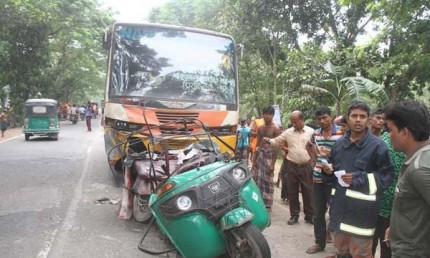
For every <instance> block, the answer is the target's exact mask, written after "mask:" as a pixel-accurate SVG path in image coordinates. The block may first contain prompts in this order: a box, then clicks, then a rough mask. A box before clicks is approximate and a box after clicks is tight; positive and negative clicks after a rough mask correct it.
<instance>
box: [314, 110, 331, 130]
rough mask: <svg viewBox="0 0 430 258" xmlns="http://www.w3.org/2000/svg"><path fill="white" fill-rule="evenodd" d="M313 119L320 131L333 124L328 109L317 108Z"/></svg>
mask: <svg viewBox="0 0 430 258" xmlns="http://www.w3.org/2000/svg"><path fill="white" fill-rule="evenodd" d="M315 119H316V121H317V124H318V126H319V127H321V128H322V129H325V128H327V127H329V126H330V125H331V124H332V122H333V117H332V116H331V111H330V109H329V108H328V107H319V108H317V110H316V111H315Z"/></svg>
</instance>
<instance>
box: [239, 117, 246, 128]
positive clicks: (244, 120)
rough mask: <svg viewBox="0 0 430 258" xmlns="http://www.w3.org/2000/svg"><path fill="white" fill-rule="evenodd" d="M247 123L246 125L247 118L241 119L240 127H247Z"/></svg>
mask: <svg viewBox="0 0 430 258" xmlns="http://www.w3.org/2000/svg"><path fill="white" fill-rule="evenodd" d="M245 123H246V119H245V118H241V119H240V125H241V126H245Z"/></svg>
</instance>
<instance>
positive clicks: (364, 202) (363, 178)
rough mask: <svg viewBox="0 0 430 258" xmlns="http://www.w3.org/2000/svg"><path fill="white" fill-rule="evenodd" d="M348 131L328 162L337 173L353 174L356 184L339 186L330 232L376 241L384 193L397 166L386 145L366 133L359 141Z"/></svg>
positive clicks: (334, 146) (331, 211)
mask: <svg viewBox="0 0 430 258" xmlns="http://www.w3.org/2000/svg"><path fill="white" fill-rule="evenodd" d="M350 135H351V131H347V132H346V134H345V135H344V136H342V137H341V138H340V139H339V140H338V141H336V142H335V144H334V145H333V148H332V150H331V152H330V155H329V158H328V162H329V163H331V164H333V169H334V171H340V170H345V171H346V172H347V173H351V174H352V184H351V185H350V186H349V187H343V186H341V185H340V184H339V182H337V183H336V184H335V185H334V186H335V191H334V195H333V196H332V198H331V204H330V223H329V229H330V230H332V231H336V232H339V231H341V232H343V233H345V234H348V235H355V236H359V237H368V238H372V237H373V235H374V233H375V227H376V223H377V220H378V214H379V206H380V200H381V195H382V192H383V190H385V189H386V188H387V187H388V186H389V185H390V184H391V182H392V181H393V177H394V166H393V164H392V162H391V158H390V155H389V153H388V148H387V146H386V144H385V143H384V142H383V141H382V140H381V139H380V138H379V137H377V136H375V135H373V134H371V133H370V130H369V129H366V134H365V135H364V136H363V138H361V139H360V140H358V141H355V142H352V141H351V140H350Z"/></svg>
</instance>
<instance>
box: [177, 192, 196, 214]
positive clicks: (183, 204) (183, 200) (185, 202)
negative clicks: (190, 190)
mask: <svg viewBox="0 0 430 258" xmlns="http://www.w3.org/2000/svg"><path fill="white" fill-rule="evenodd" d="M192 204H193V202H192V201H191V198H190V197H188V196H186V195H183V196H180V197H179V198H178V200H176V206H178V209H180V210H181V211H187V210H189V209H190V208H191V205H192Z"/></svg>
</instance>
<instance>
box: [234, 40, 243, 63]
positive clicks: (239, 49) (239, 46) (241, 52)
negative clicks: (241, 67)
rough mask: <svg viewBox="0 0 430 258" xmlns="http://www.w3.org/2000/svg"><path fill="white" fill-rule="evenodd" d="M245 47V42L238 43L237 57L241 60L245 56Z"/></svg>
mask: <svg viewBox="0 0 430 258" xmlns="http://www.w3.org/2000/svg"><path fill="white" fill-rule="evenodd" d="M244 48H245V46H244V45H243V44H237V45H236V49H237V53H238V54H237V58H238V59H239V62H240V60H241V59H242V58H243V49H244Z"/></svg>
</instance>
